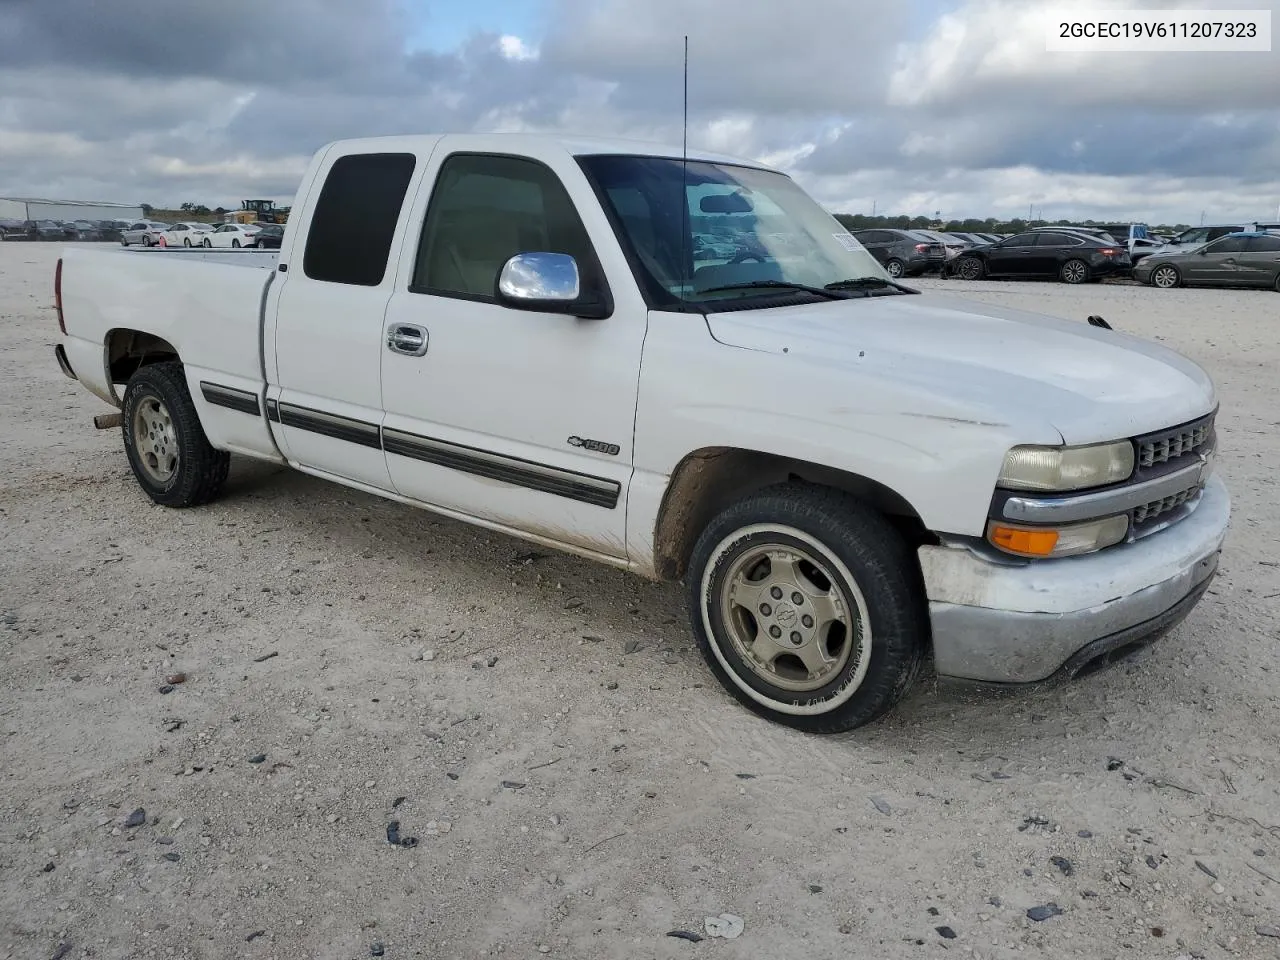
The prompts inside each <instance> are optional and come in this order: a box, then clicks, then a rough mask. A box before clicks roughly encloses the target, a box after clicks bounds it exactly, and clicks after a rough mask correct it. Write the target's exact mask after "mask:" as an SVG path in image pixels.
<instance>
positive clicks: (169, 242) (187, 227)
mask: <svg viewBox="0 0 1280 960" xmlns="http://www.w3.org/2000/svg"><path fill="white" fill-rule="evenodd" d="M213 227H214V225H213V224H211V223H197V222H195V221H191V220H184V221H182V222H180V223H175V224H173V225H172V226H171V227H169V229H168V230H165V231H164V233H163V236H164V243H165V246H167V247H198V246H200V241H201V240H203V239H204V236H205V234H207V233H209V232H210V231H212V230H213Z"/></svg>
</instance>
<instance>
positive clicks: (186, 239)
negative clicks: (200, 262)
mask: <svg viewBox="0 0 1280 960" xmlns="http://www.w3.org/2000/svg"><path fill="white" fill-rule="evenodd" d="M182 245H183V246H184V247H189V246H191V238H190V237H183V238H182Z"/></svg>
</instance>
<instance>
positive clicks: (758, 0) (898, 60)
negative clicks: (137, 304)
mask: <svg viewBox="0 0 1280 960" xmlns="http://www.w3.org/2000/svg"><path fill="white" fill-rule="evenodd" d="M429 2H437V3H444V2H445V0H429ZM1073 2H1075V4H1076V6H1075V7H1073V9H1081V8H1086V7H1089V6H1092V7H1099V8H1101V7H1106V8H1108V9H1117V8H1131V9H1140V8H1142V7H1144V6H1148V4H1145V2H1144V3H1139V2H1138V0H1073ZM1222 2H1227V0H1222ZM421 3H422V0H361V2H360V3H346V2H342V3H335V2H332V0H271V2H270V3H265V4H264V3H260V2H258V0H220V2H219V3H216V4H207V3H175V2H169V3H155V2H152V0H112V2H110V3H105V2H101V0H59V2H57V3H53V2H50V0H0V194H9V195H14V194H41V195H55V196H64V197H68V198H74V197H91V198H93V199H111V198H117V199H121V200H126V201H130V202H137V201H147V202H151V203H154V204H156V205H167V204H176V203H180V202H182V201H185V200H195V201H200V202H205V203H208V204H209V205H211V206H213V205H217V204H224V205H225V204H235V203H236V202H237V200H238V198H239V197H248V196H265V197H272V198H275V199H277V200H282V201H287V200H288V199H289V198H290V197H291V196H292V193H293V190H294V188H295V187H296V184H297V179H298V176H299V175H300V173H301V170H302V169H303V167H304V166H305V163H306V160H307V158H308V157H309V156H310V154H311V153H312V151H314V150H315V149H316V148H317V147H318V146H320V145H321V144H323V143H325V142H327V141H329V140H333V139H337V138H342V137H355V136H369V135H381V134H395V133H413V132H424V131H439V130H457V131H471V130H513V131H517V130H518V131H535V132H536V131H543V132H549V131H565V132H572V133H579V134H590V135H619V136H626V137H631V138H638V139H651V140H658V141H662V142H666V143H676V144H678V143H679V142H680V139H681V133H682V131H681V122H682V115H683V102H684V96H683V94H684V87H683V76H682V67H683V54H684V49H683V37H684V35H685V34H686V33H687V34H688V36H689V48H690V60H689V93H690V97H689V142H690V143H691V144H692V145H694V146H701V147H705V148H708V149H714V150H717V151H722V152H727V153H736V154H740V155H746V156H750V157H753V158H757V159H761V160H764V161H765V162H768V163H771V164H773V165H776V166H779V167H781V168H783V169H786V170H788V171H790V172H792V173H793V174H794V175H795V176H796V178H797V179H798V180H799V181H800V182H801V183H802V184H803V185H804V186H805V187H806V188H807V189H809V190H810V191H811V192H812V193H814V195H815V196H817V197H818V199H819V200H821V201H823V202H824V203H827V204H828V205H830V206H831V207H833V208H835V209H844V210H850V211H856V210H865V211H869V210H870V207H871V204H872V203H873V202H874V203H875V204H876V207H877V209H878V210H880V211H882V212H884V211H893V212H898V211H902V212H909V213H920V212H925V213H932V211H933V210H938V209H940V210H942V211H943V212H944V214H948V215H955V216H966V215H983V216H985V215H987V214H989V213H990V214H996V215H1003V216H1013V215H1016V214H1019V213H1025V210H1026V207H1027V205H1028V203H1032V204H1035V205H1037V206H1043V208H1044V210H1045V214H1046V216H1048V215H1050V213H1051V212H1052V211H1057V212H1058V213H1057V214H1055V215H1062V216H1079V217H1085V216H1113V215H1114V216H1119V215H1124V216H1135V217H1142V218H1145V219H1148V220H1150V221H1151V222H1159V221H1162V220H1187V219H1188V218H1191V217H1193V216H1194V217H1198V214H1199V211H1200V210H1201V209H1206V208H1207V209H1209V210H1210V211H1211V213H1210V217H1211V218H1212V217H1214V216H1223V217H1225V216H1233V217H1234V216H1240V215H1254V216H1257V215H1262V214H1264V213H1266V212H1267V211H1272V210H1274V208H1275V204H1276V202H1277V201H1280V97H1278V96H1277V94H1276V91H1277V90H1280V54H1276V53H1266V54H1262V53H1259V54H1235V55H1218V54H1129V53H1126V54H1083V53H1073V54H1048V53H1046V51H1045V44H1044V22H1043V17H1044V15H1045V12H1046V10H1048V9H1050V8H1051V7H1052V6H1062V4H1061V3H1060V2H1059V3H1056V4H1050V3H1046V2H1042V0H900V2H898V3H893V4H885V3H883V2H881V0H790V2H788V3H785V4H780V3H778V2H777V0H700V2H698V3H696V4H687V3H686V2H684V0H547V6H546V9H545V15H544V16H543V18H542V19H543V21H544V29H543V30H542V32H541V34H540V35H538V34H536V33H533V32H529V29H528V23H527V22H525V23H523V24H521V25H520V26H519V27H509V28H507V29H505V30H497V31H487V32H486V31H480V30H475V31H473V32H472V33H471V35H470V36H469V37H468V38H467V39H466V40H464V41H463V42H462V43H461V44H459V45H458V46H457V47H456V48H454V49H449V50H442V49H421V48H420V45H419V46H414V45H413V44H411V43H410V42H409V39H408V38H410V37H412V36H414V35H415V30H416V28H417V27H418V26H420V24H421V22H422V17H423V13H422V6H421ZM1215 4H1219V0H1196V2H1194V3H1191V2H1188V0H1161V4H1160V5H1161V6H1162V7H1164V8H1169V7H1177V6H1194V7H1206V6H1210V7H1211V6H1214V5H1215ZM1219 5H1220V4H1219ZM452 15H453V16H455V17H456V15H457V14H456V11H453V12H452ZM486 16H487V17H488V20H487V22H493V19H494V17H493V15H492V14H491V13H490V14H486Z"/></svg>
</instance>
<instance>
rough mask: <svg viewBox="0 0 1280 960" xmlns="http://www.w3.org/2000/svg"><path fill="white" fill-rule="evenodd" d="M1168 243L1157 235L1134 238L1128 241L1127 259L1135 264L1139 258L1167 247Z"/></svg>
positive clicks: (1144, 257) (1141, 258)
mask: <svg viewBox="0 0 1280 960" xmlns="http://www.w3.org/2000/svg"><path fill="white" fill-rule="evenodd" d="M1168 246H1169V245H1168V243H1167V242H1166V241H1164V240H1161V239H1159V238H1157V237H1147V238H1145V239H1134V240H1130V241H1129V259H1130V260H1131V261H1133V263H1134V264H1135V265H1136V264H1137V263H1138V261H1139V260H1143V259H1146V258H1147V257H1149V256H1151V255H1152V254H1153V253H1159V252H1160V251H1162V250H1167V249H1168Z"/></svg>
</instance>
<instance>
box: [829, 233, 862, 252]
mask: <svg viewBox="0 0 1280 960" xmlns="http://www.w3.org/2000/svg"><path fill="white" fill-rule="evenodd" d="M831 236H833V237H835V238H836V241H837V242H838V243H839V244H840V245H841V246H842V247H844V248H845V249H846V250H849V251H851V252H854V251H857V250H859V249H861V246H860V244H859V243H858V238H857V237H855V236H854V235H853V234H852V233H849V232H848V231H844V232H841V233H833V234H832V235H831Z"/></svg>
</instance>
